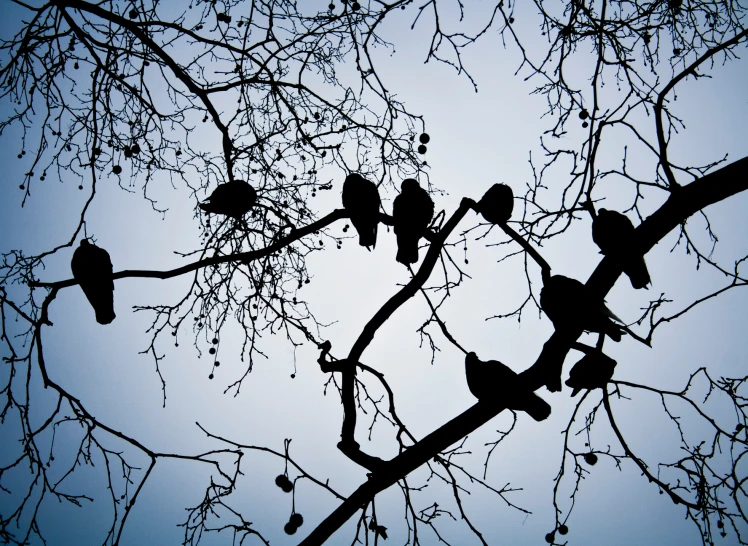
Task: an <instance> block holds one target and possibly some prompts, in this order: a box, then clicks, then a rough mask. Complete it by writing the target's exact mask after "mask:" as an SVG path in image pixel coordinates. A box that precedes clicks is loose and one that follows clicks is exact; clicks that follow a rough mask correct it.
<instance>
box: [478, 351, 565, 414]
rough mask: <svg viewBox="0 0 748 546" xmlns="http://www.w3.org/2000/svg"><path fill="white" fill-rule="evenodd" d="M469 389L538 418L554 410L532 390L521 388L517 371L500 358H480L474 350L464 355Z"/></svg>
mask: <svg viewBox="0 0 748 546" xmlns="http://www.w3.org/2000/svg"><path fill="white" fill-rule="evenodd" d="M465 377H466V378H467V384H468V389H470V392H471V393H472V394H473V396H475V397H476V398H477V399H478V400H491V399H493V400H495V401H496V402H499V403H502V404H506V407H507V408H509V409H513V410H517V411H524V412H527V413H528V415H530V417H532V418H533V419H535V420H536V421H543V420H545V419H547V418H548V416H549V415H550V414H551V406H549V405H548V403H547V402H546V401H545V400H543V399H542V398H540V397H539V396H538V395H537V394H535V393H534V392H532V391H529V390H524V389H522V388H521V387H520V386H519V384H518V383H517V374H516V373H515V372H514V371H513V370H512V369H511V368H509V367H508V366H505V365H504V364H502V363H501V362H499V361H498V360H489V361H488V362H483V361H481V360H480V359H479V358H478V356H477V355H476V354H475V353H468V354H467V355H466V356H465Z"/></svg>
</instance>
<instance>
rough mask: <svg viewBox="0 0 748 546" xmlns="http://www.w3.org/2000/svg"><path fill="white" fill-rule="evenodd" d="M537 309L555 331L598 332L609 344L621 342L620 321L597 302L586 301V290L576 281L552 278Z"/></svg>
mask: <svg viewBox="0 0 748 546" xmlns="http://www.w3.org/2000/svg"><path fill="white" fill-rule="evenodd" d="M540 307H541V308H542V309H543V311H545V314H546V315H548V318H549V319H551V322H552V323H553V326H554V327H555V328H556V330H562V329H567V330H568V329H573V328H581V329H582V330H587V331H588V332H599V333H601V334H605V335H607V336H608V337H609V338H610V339H612V340H613V341H621V328H620V327H619V326H618V325H616V323H614V322H613V320H614V319H615V320H617V321H619V322H620V319H619V318H618V317H617V316H615V315H614V314H613V312H612V311H611V310H610V309H608V308H607V307H606V306H605V303H604V302H603V301H602V300H600V301H599V302H598V301H595V300H594V299H593V298H591V297H590V295H589V293H588V291H587V287H586V286H585V285H584V284H582V283H581V282H579V281H578V280H576V279H570V278H569V277H564V276H563V275H554V276H552V277H550V278H549V279H547V280H546V281H545V283H544V285H543V288H542V290H541V291H540Z"/></svg>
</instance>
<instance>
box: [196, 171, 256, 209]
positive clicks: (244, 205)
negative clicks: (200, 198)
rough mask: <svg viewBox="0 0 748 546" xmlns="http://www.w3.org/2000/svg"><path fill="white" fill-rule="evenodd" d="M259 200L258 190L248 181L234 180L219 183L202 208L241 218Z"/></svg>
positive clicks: (201, 204) (202, 204)
mask: <svg viewBox="0 0 748 546" xmlns="http://www.w3.org/2000/svg"><path fill="white" fill-rule="evenodd" d="M255 201H257V192H256V191H255V189H254V188H253V187H252V186H250V185H249V184H248V183H247V182H245V181H243V180H234V181H232V182H226V183H225V184H219V185H218V187H217V188H216V189H215V190H213V193H211V194H210V197H208V199H207V200H206V201H205V202H204V203H200V208H201V209H203V210H204V211H205V212H207V213H210V214H223V215H225V216H231V217H232V218H241V217H242V216H244V215H245V214H246V213H247V212H249V209H251V208H252V206H254V204H255Z"/></svg>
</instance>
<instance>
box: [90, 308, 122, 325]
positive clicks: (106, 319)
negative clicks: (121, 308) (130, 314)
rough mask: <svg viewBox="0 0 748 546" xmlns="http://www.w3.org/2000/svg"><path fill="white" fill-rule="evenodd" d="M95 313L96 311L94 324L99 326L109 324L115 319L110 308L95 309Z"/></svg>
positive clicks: (115, 316)
mask: <svg viewBox="0 0 748 546" xmlns="http://www.w3.org/2000/svg"><path fill="white" fill-rule="evenodd" d="M95 311H96V322H98V323H99V324H109V323H111V322H112V321H113V320H114V319H115V318H117V315H115V314H114V309H112V308H108V309H95Z"/></svg>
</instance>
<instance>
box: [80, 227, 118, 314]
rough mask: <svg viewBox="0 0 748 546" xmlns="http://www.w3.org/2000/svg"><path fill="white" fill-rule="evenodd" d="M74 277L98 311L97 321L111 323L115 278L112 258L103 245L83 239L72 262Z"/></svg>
mask: <svg viewBox="0 0 748 546" xmlns="http://www.w3.org/2000/svg"><path fill="white" fill-rule="evenodd" d="M70 269H72V271H73V277H74V278H75V280H76V281H78V284H80V285H81V288H82V289H83V293H84V294H85V295H86V298H87V299H88V302H89V303H90V304H91V307H93V308H94V311H95V312H96V322H98V323H99V324H109V323H110V322H112V321H113V320H114V318H115V316H116V315H115V314H114V280H113V279H112V260H111V259H110V258H109V253H108V252H107V251H106V250H104V249H103V248H101V247H98V246H96V245H95V244H93V243H91V242H90V241H89V240H88V239H82V240H81V242H80V245H79V246H78V248H76V249H75V252H74V253H73V259H72V261H71V262H70Z"/></svg>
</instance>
